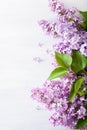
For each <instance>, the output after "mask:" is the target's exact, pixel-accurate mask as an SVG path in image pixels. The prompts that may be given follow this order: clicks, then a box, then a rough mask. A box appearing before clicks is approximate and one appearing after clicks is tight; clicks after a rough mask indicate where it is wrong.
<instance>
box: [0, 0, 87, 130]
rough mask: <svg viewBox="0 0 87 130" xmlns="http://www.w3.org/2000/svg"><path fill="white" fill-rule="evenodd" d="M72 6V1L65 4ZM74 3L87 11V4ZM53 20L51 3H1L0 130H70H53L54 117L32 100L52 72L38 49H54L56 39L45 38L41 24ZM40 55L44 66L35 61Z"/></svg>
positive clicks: (23, 0)
mask: <svg viewBox="0 0 87 130" xmlns="http://www.w3.org/2000/svg"><path fill="white" fill-rule="evenodd" d="M66 2H67V3H66ZM68 3H71V0H65V4H68ZM72 3H73V5H74V4H76V6H77V7H78V8H80V9H83V10H84V9H85V10H86V9H87V6H86V5H87V2H86V0H83V1H82V0H73V2H72ZM78 3H79V4H78ZM69 5H70V4H69ZM52 17H53V16H51V13H50V9H49V8H48V1H47V0H43V1H41V0H38V1H35V0H31V1H30V0H3V1H0V130H61V129H62V130H67V129H65V128H61V127H56V128H53V127H52V126H51V125H50V123H49V121H48V118H49V116H50V113H49V112H46V111H44V110H42V111H37V110H36V104H34V103H33V101H32V100H31V99H30V97H29V96H30V90H31V89H32V88H33V87H35V86H38V85H41V84H43V82H44V81H45V80H46V78H47V76H48V74H49V72H50V70H51V67H49V65H50V61H51V59H50V58H49V57H47V56H46V53H45V52H44V50H40V49H38V43H39V42H42V43H44V44H45V46H50V43H52V42H53V39H50V38H49V37H46V36H45V35H44V34H43V32H42V31H41V29H40V28H39V26H38V24H37V21H38V20H40V19H43V18H44V19H51V18H52ZM48 43H49V45H48ZM39 55H40V56H41V57H42V58H43V60H44V62H42V63H41V64H38V63H34V62H33V60H32V58H33V57H35V56H39Z"/></svg>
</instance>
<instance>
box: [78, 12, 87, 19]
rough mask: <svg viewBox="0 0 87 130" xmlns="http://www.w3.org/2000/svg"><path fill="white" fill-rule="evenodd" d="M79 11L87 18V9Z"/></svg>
mask: <svg viewBox="0 0 87 130" xmlns="http://www.w3.org/2000/svg"><path fill="white" fill-rule="evenodd" d="M79 13H80V14H81V15H82V16H83V17H84V18H85V20H87V11H79Z"/></svg>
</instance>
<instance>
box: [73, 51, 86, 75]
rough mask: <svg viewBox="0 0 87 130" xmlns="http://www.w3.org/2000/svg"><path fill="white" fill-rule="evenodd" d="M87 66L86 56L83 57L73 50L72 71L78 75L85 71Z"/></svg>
mask: <svg viewBox="0 0 87 130" xmlns="http://www.w3.org/2000/svg"><path fill="white" fill-rule="evenodd" d="M86 65H87V59H86V57H85V56H84V55H82V54H81V53H80V52H78V51H76V50H73V51H72V64H71V68H72V70H73V71H74V72H75V73H77V72H80V71H81V70H84V68H85V67H86Z"/></svg>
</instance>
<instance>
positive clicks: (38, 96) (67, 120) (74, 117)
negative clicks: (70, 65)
mask: <svg viewBox="0 0 87 130" xmlns="http://www.w3.org/2000/svg"><path fill="white" fill-rule="evenodd" d="M75 79H76V75H72V74H69V75H66V76H64V77H62V78H61V80H60V79H57V80H53V81H46V82H45V83H44V84H43V88H36V89H33V90H32V96H31V97H32V98H33V99H34V100H37V101H38V102H41V103H42V104H44V105H45V107H46V108H47V109H48V110H50V111H52V112H53V114H52V115H51V117H50V119H49V120H50V122H51V123H52V125H53V126H58V125H62V126H65V127H69V128H70V129H74V128H75V126H76V124H77V121H78V119H81V118H83V119H84V118H85V116H86V115H87V112H86V108H85V106H86V105H87V99H85V96H83V97H80V96H79V95H77V96H76V98H75V99H74V100H73V102H72V103H70V102H69V93H70V88H71V85H72V83H73V81H74V80H75ZM61 90H62V91H61ZM84 130H85V128H84Z"/></svg>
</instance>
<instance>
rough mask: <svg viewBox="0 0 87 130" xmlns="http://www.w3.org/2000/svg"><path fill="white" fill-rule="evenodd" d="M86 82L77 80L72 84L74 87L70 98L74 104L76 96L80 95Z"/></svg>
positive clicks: (82, 79)
mask: <svg viewBox="0 0 87 130" xmlns="http://www.w3.org/2000/svg"><path fill="white" fill-rule="evenodd" d="M83 81H84V78H77V79H76V80H75V81H74V82H73V84H72V87H71V90H70V97H69V101H70V102H72V101H73V99H74V98H75V96H76V94H77V93H78V91H79V89H80V87H81V85H82V83H83Z"/></svg>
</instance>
